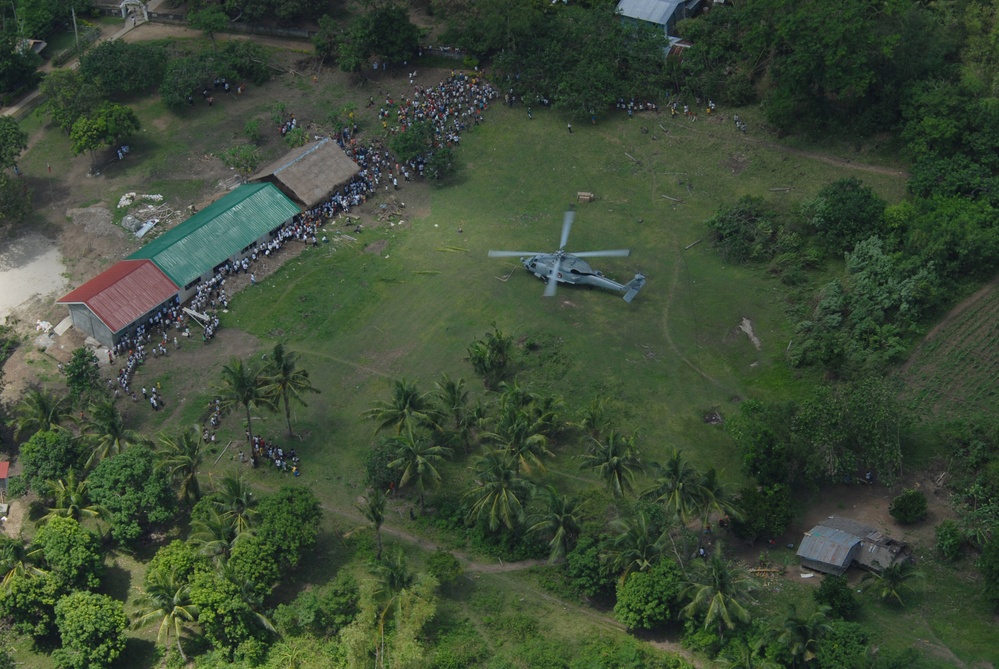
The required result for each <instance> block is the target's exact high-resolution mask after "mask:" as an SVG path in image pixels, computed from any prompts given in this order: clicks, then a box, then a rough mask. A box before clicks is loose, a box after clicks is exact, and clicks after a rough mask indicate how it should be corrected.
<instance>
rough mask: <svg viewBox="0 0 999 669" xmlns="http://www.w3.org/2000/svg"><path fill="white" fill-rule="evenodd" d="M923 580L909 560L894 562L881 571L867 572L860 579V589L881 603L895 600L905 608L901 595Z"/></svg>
mask: <svg viewBox="0 0 999 669" xmlns="http://www.w3.org/2000/svg"><path fill="white" fill-rule="evenodd" d="M922 578H923V573H922V572H921V571H919V570H918V569H916V563H915V562H912V561H911V560H905V561H902V562H896V563H895V564H893V565H890V566H888V567H885V568H883V569H882V570H881V571H877V572H875V571H869V572H867V573H866V574H864V577H863V578H862V579H860V587H861V589H862V590H864V591H865V592H873V593H874V594H875V596H877V598H878V599H880V600H881V601H890V600H895V601H896V602H898V603H899V605H901V606H905V602H904V601H902V595H903V594H904V593H906V592H912V591H913V584H914V583H915V582H916V581H918V580H920V579H922Z"/></svg>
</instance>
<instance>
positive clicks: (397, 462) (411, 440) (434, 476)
mask: <svg viewBox="0 0 999 669" xmlns="http://www.w3.org/2000/svg"><path fill="white" fill-rule="evenodd" d="M392 443H393V447H394V448H395V459H394V460H392V461H390V462H389V463H388V466H389V467H390V468H392V469H400V470H402V475H401V476H400V477H399V487H400V488H404V487H405V486H407V485H408V484H409V483H410V482H412V483H415V484H416V489H417V490H418V491H419V492H420V511H421V512H422V511H423V509H424V496H425V494H426V491H427V487H428V486H435V485H437V484H438V483H440V480H441V473H440V471H439V470H438V469H437V466H438V465H440V463H442V462H444V458H446V457H447V456H448V455H450V454H451V449H449V448H445V447H444V446H437V445H436V444H434V443H433V442H431V441H430V439H428V438H427V437H426V436H425V435H423V434H416V433H414V432H413V426H412V424H410V423H407V427H406V434H404V435H400V436H398V437H395V438H394V439H393V440H392Z"/></svg>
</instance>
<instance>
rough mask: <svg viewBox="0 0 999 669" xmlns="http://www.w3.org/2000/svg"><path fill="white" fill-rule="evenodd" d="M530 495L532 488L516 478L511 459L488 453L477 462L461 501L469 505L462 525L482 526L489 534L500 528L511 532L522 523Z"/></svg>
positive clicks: (510, 457)
mask: <svg viewBox="0 0 999 669" xmlns="http://www.w3.org/2000/svg"><path fill="white" fill-rule="evenodd" d="M533 491H534V485H533V484H532V483H531V482H530V481H528V480H526V479H522V478H520V476H519V475H518V474H517V466H516V463H515V462H514V459H513V456H511V455H510V454H509V453H505V452H503V451H490V452H488V453H486V454H485V455H484V456H482V457H480V458H479V459H478V460H477V461H476V463H475V480H474V483H473V484H472V487H471V488H470V489H469V490H468V491H466V492H465V494H464V496H463V498H462V499H463V500H464V502H465V503H466V504H468V512H467V514H466V515H465V521H466V522H467V523H469V524H472V523H475V522H480V523H483V522H484V523H485V524H486V526H487V527H488V528H489V530H490V531H492V532H495V531H497V530H498V529H499V528H500V526H503V527H506V528H507V529H508V530H513V529H514V528H516V527H517V526H519V525H520V523H521V522H523V520H524V515H525V506H526V504H527V501H528V499H529V498H530V496H531V494H532V493H533Z"/></svg>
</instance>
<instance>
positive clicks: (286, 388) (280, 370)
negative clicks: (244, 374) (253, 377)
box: [264, 343, 319, 436]
mask: <svg viewBox="0 0 999 669" xmlns="http://www.w3.org/2000/svg"><path fill="white" fill-rule="evenodd" d="M264 393H268V394H270V395H271V396H272V397H273V398H274V403H275V404H277V401H278V400H280V401H282V402H283V403H284V417H285V420H286V421H287V422H288V435H289V436H295V433H294V432H293V431H292V429H291V404H290V403H291V400H295V401H296V402H298V403H299V404H301V405H302V406H308V405H307V404H306V403H305V400H304V399H303V398H302V396H303V395H304V394H305V393H317V394H318V393H319V389H318V388H315V387H313V385H312V383H311V382H310V381H309V370H307V369H299V368H298V354H297V353H292V352H291V351H288V350H286V349H285V346H284V344H282V343H277V344H275V345H274V350H273V352H272V353H271V359H270V361H269V362H268V364H267V367H266V368H265V369H264Z"/></svg>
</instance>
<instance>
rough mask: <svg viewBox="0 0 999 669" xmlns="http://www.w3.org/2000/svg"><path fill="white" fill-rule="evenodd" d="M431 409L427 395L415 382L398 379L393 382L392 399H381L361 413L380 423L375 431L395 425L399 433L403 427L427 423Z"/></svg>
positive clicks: (398, 433)
mask: <svg viewBox="0 0 999 669" xmlns="http://www.w3.org/2000/svg"><path fill="white" fill-rule="evenodd" d="M429 411H430V406H429V402H428V400H427V396H426V394H424V393H421V392H420V391H419V389H418V388H417V387H416V384H415V383H410V382H409V381H407V380H406V379H397V380H396V381H395V382H394V383H393V384H392V399H391V400H389V401H387V402H386V401H384V400H379V401H377V402H375V404H374V406H373V407H371V408H370V409H368V410H367V411H365V412H364V413H363V414H361V415H362V416H363V417H364V418H370V419H371V420H373V421H376V422H377V423H378V427H377V428H376V430H375V432H378V431H380V430H384V429H386V428H390V427H394V428H395V433H396V434H397V435H400V434H402V428H403V427H405V426H406V425H411V424H412V423H414V422H416V423H417V424H418V425H422V424H425V423H426V422H427V420H428V418H429V416H428V412H429Z"/></svg>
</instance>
